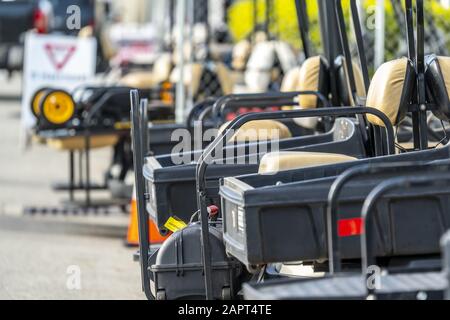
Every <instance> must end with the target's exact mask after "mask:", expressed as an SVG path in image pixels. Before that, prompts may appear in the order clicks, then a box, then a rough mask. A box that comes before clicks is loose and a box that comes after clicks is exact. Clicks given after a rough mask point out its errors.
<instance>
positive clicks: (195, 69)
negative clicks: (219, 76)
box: [170, 63, 203, 96]
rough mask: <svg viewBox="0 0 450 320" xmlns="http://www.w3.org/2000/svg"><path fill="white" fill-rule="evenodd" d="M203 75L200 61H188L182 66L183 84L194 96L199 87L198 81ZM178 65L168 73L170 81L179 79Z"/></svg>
mask: <svg viewBox="0 0 450 320" xmlns="http://www.w3.org/2000/svg"><path fill="white" fill-rule="evenodd" d="M202 75H203V65H202V64H200V63H190V64H187V65H185V66H184V70H183V78H184V79H183V84H184V85H185V86H186V87H188V88H189V89H190V90H192V94H193V95H194V96H195V95H196V94H197V93H198V90H199V89H200V82H201V79H202ZM180 79H181V77H180V67H179V66H177V67H175V68H174V69H173V70H172V73H171V74H170V82H171V83H177V82H178V81H180Z"/></svg>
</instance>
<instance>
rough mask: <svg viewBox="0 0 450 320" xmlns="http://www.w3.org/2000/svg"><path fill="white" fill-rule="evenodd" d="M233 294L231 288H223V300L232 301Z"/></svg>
mask: <svg viewBox="0 0 450 320" xmlns="http://www.w3.org/2000/svg"><path fill="white" fill-rule="evenodd" d="M232 298H233V297H232V294H231V288H230V287H223V288H222V300H231V299H232Z"/></svg>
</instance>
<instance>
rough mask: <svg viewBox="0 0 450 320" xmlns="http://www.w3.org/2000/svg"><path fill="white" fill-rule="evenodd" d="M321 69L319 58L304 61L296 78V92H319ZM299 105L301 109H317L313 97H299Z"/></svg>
mask: <svg viewBox="0 0 450 320" xmlns="http://www.w3.org/2000/svg"><path fill="white" fill-rule="evenodd" d="M321 67H322V63H321V57H320V56H317V57H311V58H308V59H306V60H305V62H304V63H303V65H302V66H301V68H300V74H299V77H298V88H297V89H298V91H320V90H319V89H320V88H319V86H320V83H319V81H320V68H321ZM299 105H300V107H301V108H302V109H313V108H316V107H317V97H316V96H315V95H301V96H299Z"/></svg>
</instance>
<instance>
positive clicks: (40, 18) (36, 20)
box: [33, 9, 48, 33]
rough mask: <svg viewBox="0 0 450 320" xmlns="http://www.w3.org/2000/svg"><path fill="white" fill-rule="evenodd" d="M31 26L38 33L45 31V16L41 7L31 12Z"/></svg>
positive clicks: (46, 25)
mask: <svg viewBox="0 0 450 320" xmlns="http://www.w3.org/2000/svg"><path fill="white" fill-rule="evenodd" d="M33 26H34V28H35V29H36V31H37V32H38V33H47V31H48V28H47V27H48V20H47V16H46V15H45V13H44V12H43V11H42V10H41V9H36V10H35V11H34V14H33Z"/></svg>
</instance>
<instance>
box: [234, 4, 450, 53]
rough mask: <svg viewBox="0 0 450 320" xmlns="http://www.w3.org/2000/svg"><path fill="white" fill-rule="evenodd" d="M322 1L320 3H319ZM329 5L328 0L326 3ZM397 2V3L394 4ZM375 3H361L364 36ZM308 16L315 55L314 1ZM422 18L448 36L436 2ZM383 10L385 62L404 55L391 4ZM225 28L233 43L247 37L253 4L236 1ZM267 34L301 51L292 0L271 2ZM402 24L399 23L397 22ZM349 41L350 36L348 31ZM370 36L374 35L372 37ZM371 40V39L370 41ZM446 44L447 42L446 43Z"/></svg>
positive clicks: (449, 24) (447, 21)
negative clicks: (426, 15)
mask: <svg viewBox="0 0 450 320" xmlns="http://www.w3.org/2000/svg"><path fill="white" fill-rule="evenodd" d="M319 1H322V0H319ZM326 1H329V0H326ZM394 1H400V0H394ZM265 2H266V1H265V0H258V1H257V22H258V23H259V24H262V23H264V21H265V18H266V17H265ZM376 2H377V0H362V4H363V7H364V12H365V16H364V21H363V23H364V25H365V27H366V30H367V32H369V33H372V34H373V33H374V32H375V28H374V27H375V23H374V22H375V8H376ZM307 5H308V16H309V20H310V37H311V42H312V44H313V46H314V47H315V48H316V51H318V52H320V51H321V47H322V45H321V40H320V27H319V20H318V5H317V0H307ZM425 5H426V14H431V15H432V16H433V18H434V22H435V25H436V26H437V27H438V28H440V29H441V31H442V34H443V35H445V36H446V37H448V36H447V35H450V10H449V9H445V8H444V7H442V5H441V4H440V2H439V1H438V0H427V1H425ZM385 7H386V19H385V23H386V27H385V30H386V35H385V39H386V41H385V48H386V52H385V59H386V60H390V59H394V58H396V57H398V56H399V54H402V53H405V36H404V30H403V28H404V26H403V25H399V21H397V19H396V17H395V14H394V10H393V8H392V5H391V0H385ZM343 8H344V14H345V17H346V21H350V20H349V1H348V0H344V1H343ZM228 17H229V27H230V31H231V34H232V36H233V38H234V39H235V40H236V41H237V40H240V39H242V38H244V37H246V36H248V35H249V34H250V33H251V32H252V30H253V25H254V24H253V0H238V1H236V2H235V4H233V5H232V6H231V8H230V10H229V12H228ZM270 19H271V23H270V26H269V30H270V33H271V34H273V35H275V36H277V38H279V39H282V40H284V41H287V42H288V43H290V44H291V45H292V46H293V47H294V48H296V49H300V48H301V41H300V36H299V30H298V24H297V15H296V11H295V2H294V0H274V1H273V10H272V12H271V18H270ZM400 23H403V21H400ZM349 36H350V39H351V40H352V39H353V37H352V36H353V34H352V32H350V30H349ZM373 36H374V35H373ZM373 36H372V38H373ZM447 40H448V39H447ZM446 43H447V47H448V48H449V50H450V41H447V42H446Z"/></svg>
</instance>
